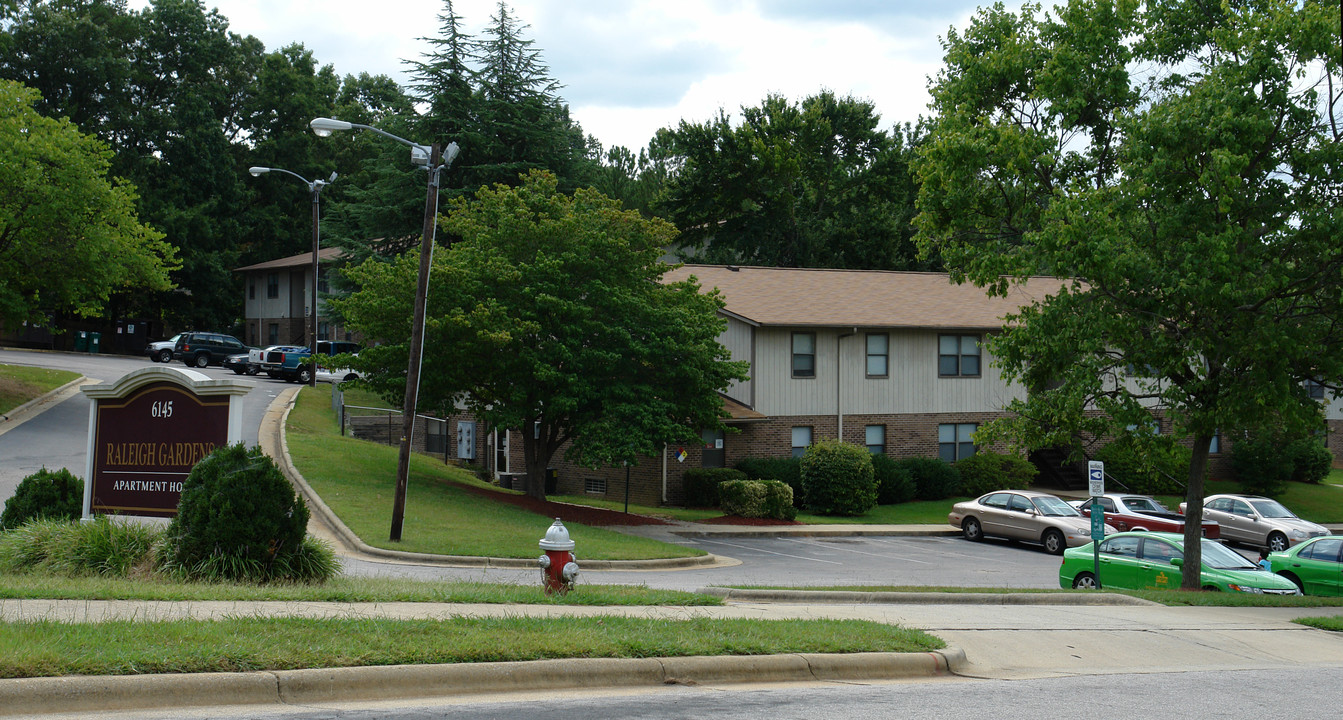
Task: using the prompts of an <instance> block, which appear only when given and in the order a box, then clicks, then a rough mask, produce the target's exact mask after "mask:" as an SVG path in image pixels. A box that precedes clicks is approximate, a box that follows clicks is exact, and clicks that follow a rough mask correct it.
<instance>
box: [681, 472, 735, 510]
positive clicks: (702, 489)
mask: <svg viewBox="0 0 1343 720" xmlns="http://www.w3.org/2000/svg"><path fill="white" fill-rule="evenodd" d="M745 479H747V478H746V473H744V472H742V471H740V470H734V469H732V468H691V469H689V470H686V471H685V475H684V480H683V482H684V483H685V504H686V507H718V503H719V497H718V492H719V491H718V486H719V485H720V484H721V483H724V482H727V481H729V480H745Z"/></svg>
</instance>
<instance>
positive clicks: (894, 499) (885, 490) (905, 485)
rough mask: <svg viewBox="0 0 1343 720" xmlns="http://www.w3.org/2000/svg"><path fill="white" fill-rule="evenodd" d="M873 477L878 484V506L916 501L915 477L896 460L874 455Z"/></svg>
mask: <svg viewBox="0 0 1343 720" xmlns="http://www.w3.org/2000/svg"><path fill="white" fill-rule="evenodd" d="M872 477H873V479H874V480H876V482H877V504H878V505H896V504H899V503H904V502H909V501H910V500H913V499H914V493H915V490H916V488H915V487H914V476H913V475H910V474H909V470H907V469H905V468H903V467H901V466H900V464H899V463H897V462H896V461H895V460H894V459H892V458H890V457H887V456H886V455H882V454H880V453H878V454H874V455H872Z"/></svg>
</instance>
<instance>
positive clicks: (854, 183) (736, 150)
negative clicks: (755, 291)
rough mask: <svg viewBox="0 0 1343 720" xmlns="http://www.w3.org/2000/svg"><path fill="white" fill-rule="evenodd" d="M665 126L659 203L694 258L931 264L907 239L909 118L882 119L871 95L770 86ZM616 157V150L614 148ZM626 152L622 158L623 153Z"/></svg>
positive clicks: (654, 150) (656, 146) (658, 147)
mask: <svg viewBox="0 0 1343 720" xmlns="http://www.w3.org/2000/svg"><path fill="white" fill-rule="evenodd" d="M742 115H743V121H742V122H741V123H740V124H736V123H734V122H733V119H732V118H730V117H729V116H728V115H727V114H726V113H723V112H720V113H719V115H718V117H717V118H715V119H714V120H712V121H710V122H706V123H689V122H685V121H682V122H681V124H680V126H678V127H677V128H676V129H675V130H662V131H660V132H659V134H658V137H657V138H656V140H655V142H654V143H653V145H652V146H651V147H650V155H654V156H655V159H656V160H658V161H660V162H661V163H663V164H665V165H666V166H669V167H670V176H669V177H668V179H667V181H666V183H667V184H666V188H665V191H664V192H663V195H662V196H661V197H660V198H659V201H658V202H655V203H654V210H655V211H656V212H658V213H659V214H661V215H663V216H665V217H666V218H668V219H669V220H671V221H672V222H673V223H675V224H676V226H677V228H678V229H680V231H681V232H680V236H679V237H678V244H680V245H681V246H682V247H683V248H684V250H685V252H686V254H687V255H688V256H690V257H693V258H695V259H697V260H704V261H707V262H716V263H743V264H755V265H767V266H777V267H842V268H867V269H887V270H918V269H928V267H929V266H930V265H934V264H935V263H925V262H921V261H920V260H919V259H918V258H917V257H916V251H915V248H914V245H913V243H912V240H911V238H912V236H913V227H912V225H911V222H910V221H911V219H912V217H913V207H914V206H913V203H914V194H915V187H914V184H913V182H912V178H911V176H910V173H909V168H908V161H909V160H910V157H911V155H910V152H911V148H912V145H913V143H914V141H915V134H914V132H913V130H912V129H911V128H908V127H904V128H902V127H898V126H897V127H896V128H895V130H894V132H893V133H892V134H888V133H886V132H885V131H883V130H880V129H879V128H878V127H877V125H878V123H879V121H880V118H879V117H878V116H877V114H876V111H875V109H874V107H873V105H872V104H871V103H870V102H866V101H861V100H855V99H853V98H847V97H844V98H841V97H836V96H835V95H834V94H833V93H830V92H822V93H819V94H817V95H813V96H811V97H809V98H806V99H804V100H803V101H802V102H801V103H793V102H789V101H788V100H787V99H785V98H783V97H781V96H778V95H771V96H769V97H767V98H766V99H765V101H764V103H762V104H761V105H760V107H751V108H742ZM616 159H618V158H616ZM629 160H630V159H629V158H626V161H627V162H628V161H629Z"/></svg>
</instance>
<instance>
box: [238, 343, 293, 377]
mask: <svg viewBox="0 0 1343 720" xmlns="http://www.w3.org/2000/svg"><path fill="white" fill-rule="evenodd" d="M294 353H302V354H303V357H307V356H308V348H306V347H303V346H302V345H271V346H270V347H268V348H264V349H261V350H256V349H253V350H252V351H250V352H248V353H247V374H249V375H256V374H257V373H265V374H267V375H269V376H271V377H273V378H279V377H281V375H280V367H281V366H282V365H284V360H285V356H287V355H291V354H294Z"/></svg>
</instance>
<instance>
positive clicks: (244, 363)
mask: <svg viewBox="0 0 1343 720" xmlns="http://www.w3.org/2000/svg"><path fill="white" fill-rule="evenodd" d="M248 358H249V355H248V353H239V354H237V355H229V356H228V357H227V358H225V360H224V369H225V370H232V371H233V373H234V374H235V375H243V374H247V375H255V374H257V367H256V366H255V365H253V364H252V363H251V362H249V360H248Z"/></svg>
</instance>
